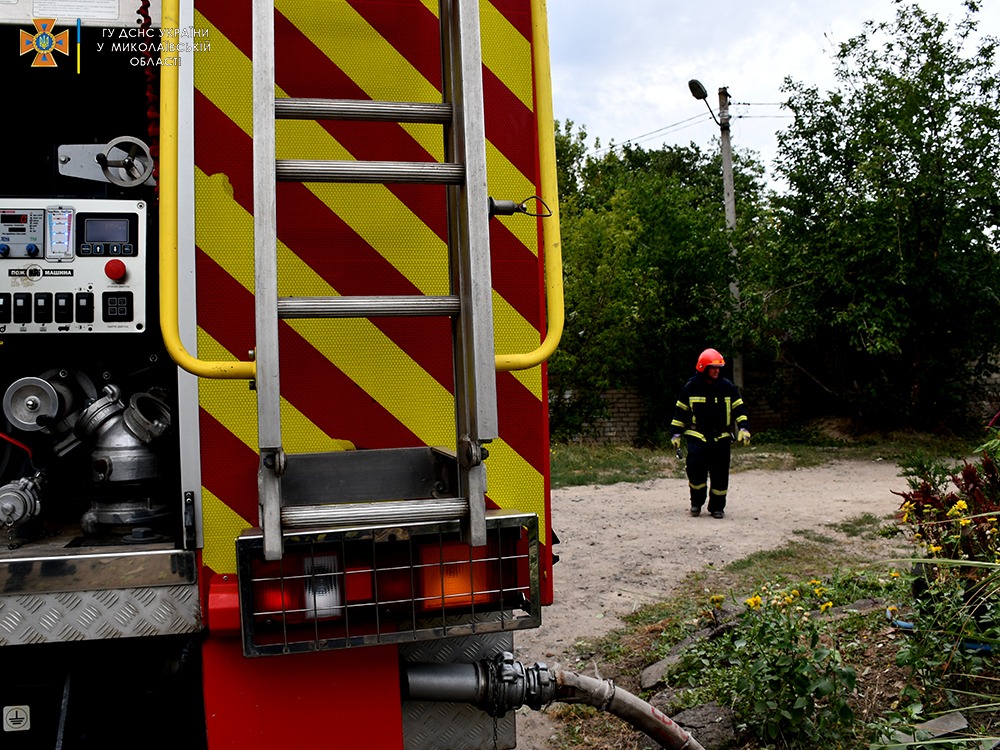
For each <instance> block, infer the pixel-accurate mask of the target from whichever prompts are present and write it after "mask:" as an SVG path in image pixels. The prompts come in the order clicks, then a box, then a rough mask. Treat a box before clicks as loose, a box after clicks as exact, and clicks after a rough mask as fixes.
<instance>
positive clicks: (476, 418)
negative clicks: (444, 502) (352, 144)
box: [440, 0, 499, 546]
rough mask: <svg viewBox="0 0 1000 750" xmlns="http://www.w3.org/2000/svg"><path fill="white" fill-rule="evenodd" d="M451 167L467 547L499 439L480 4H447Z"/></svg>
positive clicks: (481, 526)
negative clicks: (459, 169)
mask: <svg viewBox="0 0 1000 750" xmlns="http://www.w3.org/2000/svg"><path fill="white" fill-rule="evenodd" d="M440 17H441V24H442V32H441V44H442V64H443V68H444V71H443V72H444V76H443V81H444V89H445V90H444V92H443V93H444V101H445V102H446V103H449V104H451V106H452V108H453V111H454V118H453V120H452V123H451V124H450V125H449V126H446V129H445V130H446V133H445V151H446V158H445V161H446V162H452V163H459V164H464V165H465V179H464V182H463V184H462V185H461V186H454V187H449V188H448V189H447V190H448V214H449V232H450V235H451V237H450V241H449V248H450V250H451V266H452V267H451V273H452V285H453V293H457V294H458V296H459V299H460V300H461V303H462V313H461V315H460V316H459V317H458V319H457V320H456V321H455V323H454V327H455V401H456V431H457V435H458V445H457V452H458V456H459V462H460V465H461V467H462V470H461V471H460V480H459V481H460V484H461V491H462V495H463V496H464V497H466V498H467V499H468V502H469V515H468V519H467V523H466V527H465V537H466V541H467V542H468V543H469V544H472V545H473V546H481V545H482V544H485V541H486V504H485V494H486V467H485V466H484V465H483V463H482V461H483V457H484V452H483V449H482V446H483V444H484V443H488V442H490V441H491V440H493V439H495V438H496V437H497V436H498V432H499V427H498V420H497V408H496V372H495V370H494V363H495V356H496V355H495V351H494V345H493V297H492V295H493V284H492V275H491V269H490V254H489V225H488V219H489V217H488V215H487V210H486V206H487V204H488V201H489V194H488V191H487V187H486V127H485V114H484V109H483V78H482V51H481V41H480V25H479V5H478V0H441V4H440Z"/></svg>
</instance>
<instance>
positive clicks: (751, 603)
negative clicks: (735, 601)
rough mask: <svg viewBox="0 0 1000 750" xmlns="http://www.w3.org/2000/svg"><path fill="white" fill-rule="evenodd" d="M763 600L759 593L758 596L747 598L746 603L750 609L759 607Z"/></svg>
mask: <svg viewBox="0 0 1000 750" xmlns="http://www.w3.org/2000/svg"><path fill="white" fill-rule="evenodd" d="M761 601H762V599H761V598H760V594H757V595H756V596H751V597H750V598H749V599H747V600H746V601H745V602H744V604H746V605H747V606H748V607H749V608H750V609H758V608H759V607H760V605H761Z"/></svg>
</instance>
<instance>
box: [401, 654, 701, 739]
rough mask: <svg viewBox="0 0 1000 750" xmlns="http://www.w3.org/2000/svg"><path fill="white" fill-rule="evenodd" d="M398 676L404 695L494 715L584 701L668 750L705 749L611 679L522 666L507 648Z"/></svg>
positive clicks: (413, 667) (408, 667) (409, 667)
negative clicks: (477, 658) (488, 656)
mask: <svg viewBox="0 0 1000 750" xmlns="http://www.w3.org/2000/svg"><path fill="white" fill-rule="evenodd" d="M402 680H403V697H404V698H405V699H408V700H420V701H449V702H458V703H471V704H473V705H476V706H478V707H479V708H480V709H482V710H483V711H485V712H486V713H488V714H489V715H490V716H494V717H497V718H499V717H502V716H503V715H504V714H506V713H507V711H513V710H516V709H518V708H520V707H521V706H528V707H529V708H531V709H534V710H536V711H537V710H541V709H542V708H544V707H545V706H547V705H549V704H550V703H556V702H558V703H583V704H585V705H588V706H593V707H595V708H597V709H599V710H601V711H606V712H607V713H610V714H612V715H614V716H617V717H618V718H620V719H622V720H623V721H625V722H626V723H628V724H630V725H631V726H633V727H635V728H636V729H638V730H639V731H641V732H643V733H645V734H646V735H648V736H649V737H650V738H652V739H653V740H655V741H656V742H657V743H659V745H660V746H661V747H664V748H667V750H704V748H703V747H702V745H701V744H700V743H699V742H698V741H697V740H696V739H695V738H694V737H692V736H691V735H690V734H688V733H687V732H686V731H684V729H682V728H681V727H680V726H678V725H677V724H676V723H675V722H674V721H673V720H672V719H671V718H670V717H668V716H666V715H665V714H663V713H662V712H660V711H658V710H657V709H656V708H654V707H653V706H651V705H650V704H648V703H647V702H646V701H644V700H642V699H641V698H638V697H637V696H635V695H633V694H632V693H630V692H628V691H627V690H623V689H622V688H620V687H618V686H617V685H615V684H614V683H613V682H611V681H610V680H599V679H596V678H593V677H587V676H585V675H581V674H578V673H576V672H572V671H570V670H566V669H556V670H552V671H550V670H549V669H548V667H547V666H546V665H545V664H541V663H536V664H532V665H530V666H526V665H524V664H522V663H520V662H518V661H515V660H514V656H513V654H511V653H509V652H506V651H505V652H503V653H500V654H497V656H496V657H494V658H493V659H484V660H482V661H479V662H476V663H474V664H416V663H407V664H404V665H403V669H402Z"/></svg>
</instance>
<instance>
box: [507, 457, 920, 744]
mask: <svg viewBox="0 0 1000 750" xmlns="http://www.w3.org/2000/svg"><path fill="white" fill-rule="evenodd" d="M905 488H906V482H905V480H904V479H903V478H901V477H900V476H899V468H898V467H897V466H896V464H895V463H894V462H892V461H841V462H836V463H832V464H828V465H825V466H821V467H817V468H809V469H796V470H790V471H761V470H753V471H746V472H740V473H735V474H733V476H732V478H731V481H730V489H729V501H728V505H727V507H726V517H725V518H723V519H715V518H712V517H711V516H710V515H708V514H707V513H704V512H703V513H702V515H701V516H699V517H697V518H694V517H692V516H691V515H690V513H689V503H688V500H687V480H685V479H655V480H652V481H648V482H643V483H641V484H636V485H632V484H615V485H610V486H606V487H573V488H568V489H561V490H555V491H553V493H552V516H553V527H554V528H555V531H556V533H557V534H558V536H559V539H560V544H559V545H557V546H556V548H555V551H556V554H558V555H559V556H560V558H561V560H560V562H559V563H557V564H556V566H555V570H554V572H553V577H554V580H555V603H554V604H553V605H552V606H551V607H546V608H544V609H543V611H542V626H541V628H539V629H537V630H530V631H522V632H519V633H518V634H517V635H516V636H515V641H514V645H515V647H516V650H517V657H518V659H520V660H521V661H522V662H525V663H528V664H531V663H534V662H536V661H544V662H546V663H548V664H549V665H553V664H558V663H560V659H561V658H563V657H564V654H565V652H566V651H567V650H568V649H570V648H571V647H572V645H573V643H574V642H576V641H578V640H581V639H584V640H585V639H587V638H588V637H593V636H599V635H602V634H605V633H607V632H609V631H611V630H613V629H615V628H617V627H619V626H620V625H621V624H622V621H621V620H620V619H619V615H621V614H627V613H629V612H631V611H633V610H635V609H636V608H637V607H639V606H641V605H642V604H645V603H648V602H654V601H658V600H660V599H663V598H665V597H666V596H667V595H668V594H669V593H670V592H671V591H672V590H673V589H674V588H675V587H676V586H677V584H678V583H679V582H680V581H681V579H682V578H683V577H684V576H685V575H686V574H687V573H689V572H692V571H695V570H699V569H702V568H705V567H707V566H714V567H716V568H720V567H722V566H724V565H726V564H727V563H729V562H732V561H734V560H739V559H741V558H743V557H746V556H747V555H749V554H750V553H752V552H757V551H759V550H766V549H773V548H775V547H779V546H781V545H782V544H783V543H784V542H786V541H788V540H789V539H791V538H793V532H795V531H796V530H802V529H812V530H816V531H820V530H823V527H824V525H825V524H829V523H836V522H838V521H844V520H846V519H849V518H856V517H857V516H859V515H861V514H863V513H872V514H875V515H877V516H879V517H883V516H885V515H887V514H889V513H891V512H893V511H894V510H896V509H897V508H898V507H899V503H900V499H899V498H898V497H897V496H896V495H894V494H892V491H893V490H897V491H899V490H903V489H905ZM555 732H556V725H555V723H554V722H552V721H551V720H550V719H549V718H548V717H546V716H545V715H544V714H541V713H538V712H531V711H527V710H522V711H521V712H520V713H519V716H518V718H517V738H518V743H517V747H518V750H549V748H552V747H555V745H554V744H553V742H552V741H551V737H552V735H553V734H554V733H555Z"/></svg>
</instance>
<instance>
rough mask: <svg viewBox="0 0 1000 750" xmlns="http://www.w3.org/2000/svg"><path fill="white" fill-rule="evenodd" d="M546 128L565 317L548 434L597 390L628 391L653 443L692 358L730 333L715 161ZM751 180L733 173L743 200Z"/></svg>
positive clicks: (582, 410) (752, 191)
mask: <svg viewBox="0 0 1000 750" xmlns="http://www.w3.org/2000/svg"><path fill="white" fill-rule="evenodd" d="M557 130H558V136H557V141H556V150H557V163H558V165H559V173H560V177H561V179H563V180H564V181H565V182H566V184H564V185H561V187H560V194H561V206H560V213H561V217H562V242H563V259H564V273H565V285H566V309H567V320H566V329H565V332H564V334H563V339H562V343H561V344H560V347H559V349H558V351H557V352H556V354H555V355H554V356H553V358H552V360H551V361H550V369H549V386H550V392H551V396H550V399H551V402H552V409H551V412H552V428H553V434H554V435H556V437H567V436H571V435H575V434H578V433H579V431H580V430H581V429H584V428H585V426H586V425H588V424H593V423H594V420H595V419H596V418H597V417H598V416H600V414H601V408H602V401H601V395H602V394H603V393H604V392H605V391H607V390H609V389H613V388H634V389H637V390H638V391H639V392H640V393H641V394H642V395H643V396H644V397H645V401H646V403H647V406H648V407H649V409H648V412H649V414H650V415H651V416H652V420H651V423H650V424H649V425H648V429H647V432H648V433H650V434H649V435H647V436H648V437H655V435H653V434H652V433H655V432H656V431H657V430H658V429H662V428H663V427H664V426H665V425H664V422H669V419H670V413H671V409H672V406H673V403H674V399H675V398H676V395H677V392H678V390H679V388H680V386H681V384H682V383H683V380H684V378H685V377H686V376H688V375H690V373H691V371H692V367H693V365H694V360H695V358H696V357H697V354H698V352H699V351H701V349H703V348H705V347H706V346H716V347H718V348H722V349H726V348H728V347H729V342H731V341H732V338H733V337H732V330H731V322H732V321H731V311H732V301H731V298H730V292H729V283H730V281H731V280H732V278H733V273H734V263H733V258H732V256H731V253H730V245H729V235H728V234H727V232H726V230H725V217H724V211H723V202H722V180H721V177H720V174H721V172H720V162H719V158H718V157H709V156H707V155H706V154H704V153H702V152H701V151H700V150H699V149H698V148H697V147H696V146H693V145H692V146H689V147H686V148H681V147H673V146H671V147H663V148H661V149H658V150H654V151H646V150H644V149H641V148H637V147H630V146H625V147H612V148H610V149H607V150H605V151H604V152H603V153H602V154H601V155H600V156H587V155H586V147H585V145H584V143H585V139H586V134H585V133H584V132H583V131H580V132H578V133H577V134H574V133H573V132H572V124H571V123H567V124H565V125H564V126H563V127H562V128H559V129H557ZM741 163H743V164H744V165H745V164H746V163H745V162H741ZM751 166H752V165H751ZM748 175H749V176H748ZM758 175H759V169H756V170H755V169H753V168H748V169H746V170H745V173H743V174H740V189H742V190H743V191H744V195H745V196H747V198H748V200H749V199H750V197H751V196H755V195H757V194H758V193H759V192H760V186H759V179H758Z"/></svg>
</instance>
